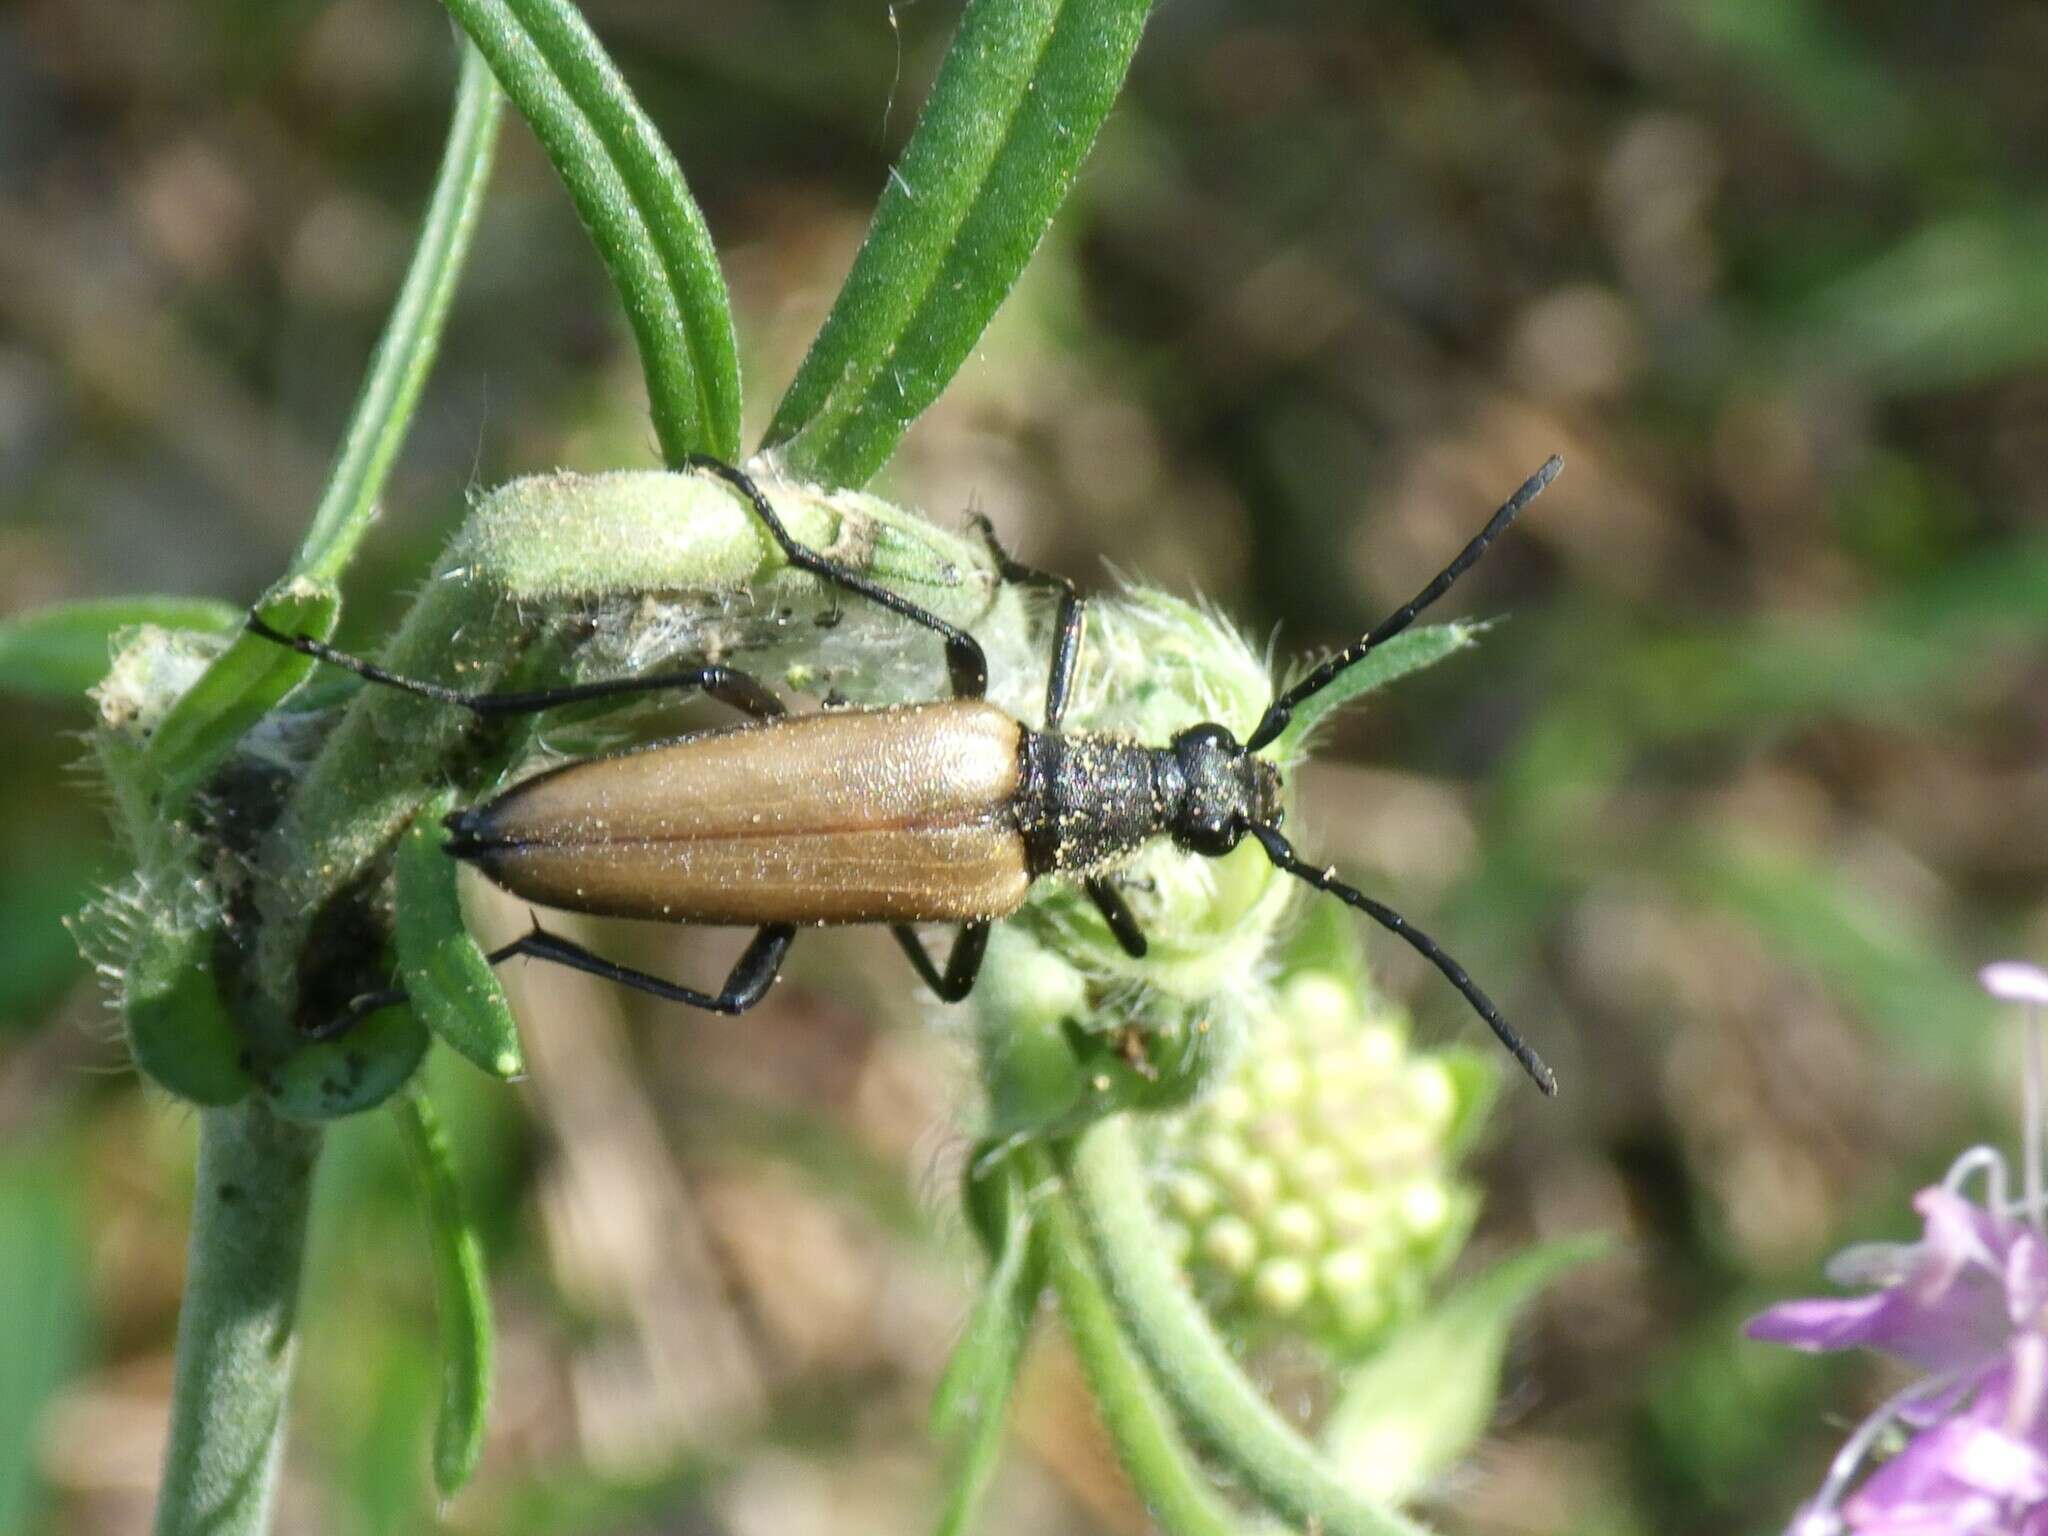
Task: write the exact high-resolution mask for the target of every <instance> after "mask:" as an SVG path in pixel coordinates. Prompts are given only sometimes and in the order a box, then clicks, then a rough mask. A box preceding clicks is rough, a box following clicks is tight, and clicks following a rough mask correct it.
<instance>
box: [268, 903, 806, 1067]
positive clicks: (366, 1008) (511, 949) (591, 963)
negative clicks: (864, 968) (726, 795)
mask: <svg viewBox="0 0 2048 1536" xmlns="http://www.w3.org/2000/svg"><path fill="white" fill-rule="evenodd" d="M794 937H796V928H795V926H794V925H792V924H790V923H771V924H770V925H769V926H768V927H766V928H763V929H762V930H761V931H760V932H759V933H757V934H755V935H754V942H753V943H751V944H749V945H748V946H747V948H746V952H745V953H744V954H742V955H741V956H740V957H739V959H738V960H737V961H736V962H735V963H734V965H733V968H732V973H731V974H730V975H728V976H727V977H726V978H725V986H724V987H723V988H722V989H720V991H719V992H718V993H717V994H716V995H715V996H714V995H713V994H712V993H709V992H699V991H698V990H697V989H696V988H694V987H685V986H679V985H677V984H676V983H675V982H672V981H663V980H662V979H661V978H660V977H659V976H650V975H648V974H647V972H645V971H636V970H634V969H633V968H632V967H631V966H629V965H620V964H618V963H617V962H615V961H611V960H607V959H605V958H604V956H602V955H594V954H592V953H591V952H590V951H589V950H587V949H585V948H584V947H583V946H582V945H581V944H578V943H577V942H576V941H575V940H574V939H565V938H563V937H562V936H561V935H560V934H554V933H549V932H548V931H547V930H546V929H545V928H542V927H540V926H538V925H536V926H535V927H534V929H533V931H532V932H531V933H526V934H522V935H520V936H519V937H518V938H516V939H514V940H513V941H512V942H511V943H510V944H502V945H500V946H499V947H498V948H496V949H494V950H492V951H491V952H490V954H488V955H486V956H485V957H484V958H485V959H487V960H489V961H490V963H491V964H492V965H502V964H503V963H504V962H505V961H507V960H511V959H515V958H516V957H518V956H520V955H524V956H526V957H527V958H528V959H530V960H548V961H552V962H553V963H554V964H556V965H565V966H567V967H568V968H569V969H570V970H572V971H582V972H584V973H585V974H587V975H591V976H601V977H603V978H604V979H605V980H606V981H615V982H617V983H618V984H619V985H620V986H622V987H631V988H632V989H633V990H634V991H636V992H651V993H653V994H654V995H655V996H656V997H660V998H666V999H667V1000H668V1001H669V1002H672V1003H687V1004H688V1005H689V1006H690V1007H692V1008H702V1009H705V1010H706V1011H707V1012H710V1013H728V1014H730V1013H745V1012H746V1011H747V1010H748V1009H749V1008H751V1007H753V1006H754V1004H756V1003H758V1002H760V1001H761V999H762V998H763V997H765V996H767V995H768V989H769V987H771V986H773V985H774V984H775V978H776V975H777V974H778V973H779V972H780V971H781V970H782V961H783V957H784V956H785V955H787V954H788V953H789V941H790V940H791V939H793V938H794ZM404 1001H405V988H403V987H386V988H384V989H383V990H382V991H378V992H365V993H363V994H362V996H360V997H358V998H357V999H356V1000H355V1001H354V1002H352V1003H350V1004H349V1006H348V1011H347V1012H345V1013H343V1014H342V1015H341V1016H340V1017H338V1018H336V1019H333V1020H330V1021H329V1022H328V1023H325V1024H320V1025H316V1026H314V1027H313V1028H311V1029H306V1030H301V1031H300V1033H301V1034H303V1035H304V1036H305V1038H307V1039H308V1040H331V1039H333V1038H334V1037H335V1036H336V1035H340V1034H344V1033H346V1032H347V1031H348V1030H350V1029H353V1028H354V1027H355V1026H356V1025H357V1024H359V1023H361V1022H362V1021H363V1020H364V1019H366V1018H368V1017H369V1016H370V1015H371V1014H373V1013H375V1012H377V1011H378V1010H379V1009H380V1008H391V1007H395V1006H396V1005H398V1004H399V1003H402V1002H404Z"/></svg>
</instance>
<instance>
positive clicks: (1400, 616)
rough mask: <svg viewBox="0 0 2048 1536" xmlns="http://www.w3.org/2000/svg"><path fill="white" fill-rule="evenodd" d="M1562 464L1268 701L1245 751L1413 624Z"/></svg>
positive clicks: (1557, 460)
mask: <svg viewBox="0 0 2048 1536" xmlns="http://www.w3.org/2000/svg"><path fill="white" fill-rule="evenodd" d="M1563 468H1564V460H1563V459H1562V458H1561V457H1559V456H1558V455H1557V454H1554V453H1553V454H1552V455H1551V456H1550V457H1549V458H1548V459H1547V460H1545V461H1544V464H1543V467H1542V468H1541V469H1539V470H1537V471H1536V473H1535V474H1533V475H1531V476H1530V477H1529V478H1528V479H1526V480H1524V481H1523V482H1522V488H1521V489H1520V490H1518V491H1516V492H1515V494H1514V495H1512V496H1510V497H1509V498H1508V499H1507V500H1506V501H1505V502H1503V503H1501V507H1500V510H1499V511H1498V512H1495V513H1494V514H1493V516H1492V517H1491V518H1489V519H1487V523H1486V526H1485V527H1484V528H1482V529H1480V530H1479V534H1478V536H1477V537H1476V538H1474V539H1473V540H1472V542H1471V543H1470V544H1467V545H1466V546H1465V547H1464V548H1463V549H1462V550H1460V551H1459V552H1458V558H1457V559H1455V560H1453V561H1452V562H1451V563H1450V564H1449V565H1447V566H1445V567H1444V568H1443V569H1442V570H1441V571H1439V572H1438V573H1437V578H1436V580H1434V581H1432V582H1431V583H1430V584H1429V585H1428V586H1426V587H1424V588H1423V589H1422V590H1421V591H1420V592H1418V593H1416V594H1415V596H1414V597H1412V598H1410V599H1409V600H1408V602H1407V603H1405V604H1403V605H1402V606H1401V607H1400V608H1397V609H1395V610H1394V612H1392V613H1390V614H1388V615H1387V616H1386V617H1385V618H1384V619H1382V620H1380V622H1379V623H1378V624H1376V625H1374V626H1373V628H1372V630H1371V632H1370V633H1369V634H1367V635H1366V636H1365V638H1364V639H1362V640H1360V641H1358V642H1357V643H1356V644H1354V645H1347V646H1346V647H1345V648H1344V649H1343V650H1341V651H1339V652H1337V654H1336V655H1334V656H1331V657H1329V658H1327V659H1326V660H1325V661H1324V662H1323V663H1322V665H1320V666H1318V667H1317V668H1316V669H1315V671H1313V672H1311V673H1309V675H1308V676H1307V677H1304V678H1303V679H1302V680H1301V681H1300V682H1298V683H1296V684H1295V685H1294V686H1293V687H1292V688H1290V689H1288V690H1287V691H1286V692H1285V693H1283V694H1281V695H1280V697H1279V698H1277V699H1275V700H1274V701H1273V702H1272V703H1271V704H1269V705H1267V706H1266V713H1265V715H1264V716H1263V717H1262V718H1261V719H1260V721H1259V725H1258V729H1257V730H1255V731H1253V732H1252V734H1251V738H1250V740H1248V741H1246V742H1245V744H1244V749H1245V750H1246V751H1247V752H1256V751H1258V750H1259V748H1261V747H1263V746H1265V745H1266V744H1267V743H1269V742H1271V741H1272V739H1273V738H1274V737H1275V736H1278V735H1279V734H1280V733H1281V732H1282V731H1284V730H1286V729H1287V722H1288V721H1289V720H1291V719H1292V718H1293V717H1294V706H1295V705H1297V704H1299V703H1301V701H1302V700H1304V699H1307V698H1312V697H1313V696H1314V695H1316V694H1318V693H1321V692H1322V691H1323V690H1324V689H1325V688H1327V687H1329V686H1330V684H1331V682H1332V681H1334V680H1335V679H1336V677H1337V676H1338V674H1340V673H1342V672H1345V671H1347V670H1348V669H1350V668H1351V667H1354V666H1356V665H1357V664H1358V663H1359V662H1360V661H1361V660H1363V659H1364V658H1365V655H1366V653H1367V652H1369V651H1372V650H1375V649H1377V648H1378V647H1380V646H1382V645H1385V644H1386V643H1387V642H1388V641H1389V640H1391V639H1393V638H1394V636H1396V635H1398V634H1400V633H1401V631H1402V630H1404V629H1406V628H1407V627H1408V626H1409V625H1410V624H1413V623H1414V622H1415V621H1416V619H1417V618H1418V617H1420V616H1421V613H1422V611H1423V609H1425V608H1427V607H1428V606H1429V605H1430V604H1431V603H1433V602H1435V601H1436V600H1437V599H1438V598H1440V597H1442V596H1443V595H1444V594H1445V593H1446V592H1448V591H1450V590H1451V583H1452V582H1454V581H1456V580H1457V579H1458V578H1459V577H1460V576H1462V575H1464V574H1465V573H1466V572H1467V571H1469V570H1470V569H1471V568H1472V567H1473V566H1474V565H1476V564H1478V563H1479V557H1480V556H1481V555H1483V554H1485V553H1486V546H1487V545H1489V544H1491V543H1492V542H1493V541H1494V540H1495V539H1497V538H1499V537H1500V536H1501V534H1502V533H1503V532H1505V531H1506V529H1507V526H1508V524H1509V523H1512V522H1513V521H1514V520H1515V514H1516V513H1518V512H1520V511H1521V510H1522V508H1524V507H1526V506H1527V505H1529V503H1530V502H1532V501H1534V500H1535V499H1536V498H1537V497H1538V496H1540V495H1542V494H1543V489H1544V487H1545V486H1547V485H1549V484H1550V482H1551V481H1553V480H1555V479H1556V478H1557V472H1558V471H1559V470H1560V469H1563Z"/></svg>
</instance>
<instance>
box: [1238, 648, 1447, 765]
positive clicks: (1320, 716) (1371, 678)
mask: <svg viewBox="0 0 2048 1536" xmlns="http://www.w3.org/2000/svg"><path fill="white" fill-rule="evenodd" d="M1487 628H1488V626H1487V625H1485V624H1472V623H1456V624H1425V625H1423V626H1422V627H1421V628H1420V629H1411V630H1408V631H1406V632H1404V633H1402V634H1398V635H1396V636H1394V638H1393V639H1391V640H1389V641H1388V642H1387V643H1386V644H1385V645H1382V646H1379V647H1378V648H1376V649H1375V650H1372V651H1369V652H1367V653H1366V657H1365V659H1364V660H1363V661H1361V662H1359V663H1358V664H1357V665H1356V666H1354V667H1352V668H1351V669H1350V670H1349V671H1347V672H1341V673H1339V674H1338V675H1337V677H1336V678H1335V679H1333V680H1332V681H1331V683H1330V685H1329V686H1328V687H1326V688H1325V689H1323V691H1322V692H1321V693H1318V694H1315V695H1313V696H1311V697H1310V698H1308V699H1305V700H1303V701H1302V702H1301V703H1300V704H1297V705H1296V706H1295V708H1294V718H1293V719H1292V720H1290V721H1289V722H1288V724H1287V728H1286V729H1285V730H1283V731H1282V732H1281V733H1280V734H1279V735H1278V736H1277V737H1275V738H1274V740H1273V744H1272V745H1271V746H1270V747H1268V748H1266V752H1267V754H1268V755H1270V756H1272V757H1275V758H1279V759H1281V760H1283V761H1285V760H1286V759H1289V758H1293V757H1299V756H1300V755H1301V754H1302V753H1303V752H1304V751H1306V750H1307V742H1308V738H1309V734H1310V733H1311V732H1313V731H1314V730H1315V728H1316V727H1317V726H1318V725H1320V724H1321V723H1322V722H1323V721H1324V720H1325V719H1327V718H1328V717H1329V716H1330V715H1332V714H1334V713H1335V712H1336V711H1337V710H1340V709H1342V708H1343V707H1344V706H1345V705H1346V704H1349V703H1350V702H1351V701H1352V700H1353V699H1356V698H1360V697H1362V696H1364V695H1365V694H1368V693H1371V692H1373V691H1374V690H1376V689H1380V688H1384V687H1386V686H1387V684H1389V683H1391V682H1394V681H1396V680H1397V679H1399V678H1403V677H1406V676H1407V675H1408V674H1409V673H1411V672H1420V671H1421V670H1422V669H1423V668H1424V667H1433V666H1435V665H1436V664H1437V663H1438V662H1440V661H1442V660H1444V659H1445V658H1446V657H1448V656H1454V655H1456V654H1457V653H1458V652H1459V651H1462V650H1464V649H1465V648H1466V647H1467V646H1470V645H1474V644H1477V643H1478V639H1479V636H1480V635H1481V634H1483V633H1484V632H1485V631H1486V629H1487Z"/></svg>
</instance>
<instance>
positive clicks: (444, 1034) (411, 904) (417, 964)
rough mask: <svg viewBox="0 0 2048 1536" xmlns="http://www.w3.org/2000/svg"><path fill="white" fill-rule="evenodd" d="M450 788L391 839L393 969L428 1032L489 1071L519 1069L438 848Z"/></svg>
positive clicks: (450, 867)
mask: <svg viewBox="0 0 2048 1536" xmlns="http://www.w3.org/2000/svg"><path fill="white" fill-rule="evenodd" d="M454 808H455V795H454V792H453V791H452V790H451V791H444V792H443V793H442V794H441V795H440V796H439V797H437V798H436V799H433V800H430V801H428V802H427V804H426V806H425V807H424V808H423V809H422V810H421V811H420V814H419V815H418V817H416V818H415V819H414V821H413V824H412V826H411V827H410V828H408V829H407V831H406V834H405V836H404V837H403V838H401V839H400V840H399V844H398V861H397V862H398V922H397V939H398V973H399V975H400V976H401V977H402V978H403V979H404V982H405V990H406V993H407V995H408V996H409V997H410V998H411V999H412V1008H413V1012H414V1013H416V1014H418V1015H419V1018H420V1022H421V1023H423V1024H425V1025H426V1026H427V1028H428V1029H429V1030H431V1031H432V1032H433V1034H434V1036H435V1037H436V1038H437V1039H439V1040H440V1041H441V1042H442V1043H443V1044H444V1045H447V1046H448V1047H450V1048H451V1049H452V1050H454V1051H455V1052H456V1053H457V1054H459V1055H461V1056H462V1057H464V1058H465V1059H467V1060H468V1061H470V1062H473V1063H474V1064H475V1065H477V1066H479V1067H481V1068H482V1069H483V1070H484V1071H486V1072H488V1073H490V1074H491V1075H492V1076H493V1077H500V1078H507V1079H510V1078H515V1077H520V1076H523V1075H524V1074H525V1072H526V1058H525V1056H524V1054H523V1053H522V1052H521V1051H520V1048H519V1026H518V1025H517V1024H516V1023H515V1022H514V1021H513V1018H512V1005H511V1003H510V1002H508V1001H507V1000H506V998H505V989H504V988H503V987H502V986H500V985H499V983H498V973H497V972H496V971H494V970H492V969H491V962H490V961H489V960H488V959H487V958H486V957H485V955H484V952H483V951H482V950H481V949H479V948H478V947H477V942H476V940H475V939H473V938H471V937H470V934H469V929H468V928H467V927H466V926H465V925H464V923H463V920H462V898H461V892H460V890H459V888H458V885H457V882H456V873H457V865H456V862H455V860H453V859H451V858H449V857H448V855H447V854H446V853H444V852H443V851H442V849H443V847H444V846H445V845H446V844H447V841H448V834H447V832H446V831H445V830H444V829H443V827H442V825H441V821H442V818H443V817H445V816H446V815H447V814H448V813H449V812H450V811H452V810H453V809H454Z"/></svg>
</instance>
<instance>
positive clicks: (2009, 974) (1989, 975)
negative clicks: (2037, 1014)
mask: <svg viewBox="0 0 2048 1536" xmlns="http://www.w3.org/2000/svg"><path fill="white" fill-rule="evenodd" d="M1977 980H1978V983H1979V984H1980V985H1982V987H1983V988H1984V990H1985V991H1986V992H1989V993H1990V994H1991V995H1992V996H1993V997H1995V998H1997V999H1998V1000H1999V1001H2000V1002H2005V1003H2032V1004H2034V1005H2035V1006H2036V1007H2044V1008H2048V971H2044V970H2042V969H2041V967H2040V966H2038V965H2029V964H2027V963H2026V961H2024V960H1998V961H1994V962H1993V963H1992V964H1990V965H1987V966H1985V967H1984V969H1983V970H1981V971H1979V972H1978V973H1977Z"/></svg>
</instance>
